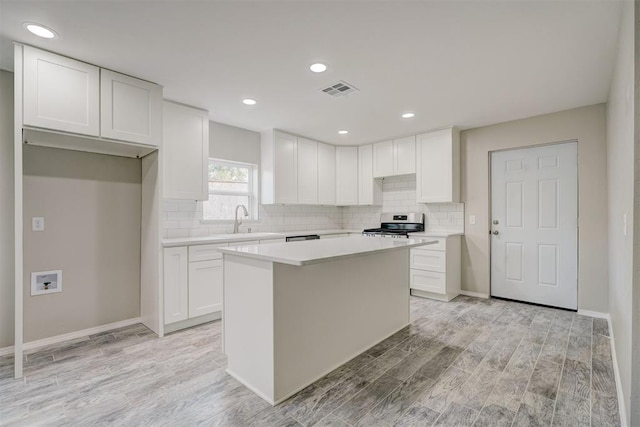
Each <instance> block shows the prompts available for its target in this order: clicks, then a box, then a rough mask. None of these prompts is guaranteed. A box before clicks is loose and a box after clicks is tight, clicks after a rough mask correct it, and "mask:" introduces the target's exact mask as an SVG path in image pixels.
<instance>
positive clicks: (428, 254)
mask: <svg viewBox="0 0 640 427" xmlns="http://www.w3.org/2000/svg"><path fill="white" fill-rule="evenodd" d="M410 268H414V269H417V270H426V271H437V272H440V273H445V272H446V271H447V253H446V252H442V251H431V250H427V249H411V261H410Z"/></svg>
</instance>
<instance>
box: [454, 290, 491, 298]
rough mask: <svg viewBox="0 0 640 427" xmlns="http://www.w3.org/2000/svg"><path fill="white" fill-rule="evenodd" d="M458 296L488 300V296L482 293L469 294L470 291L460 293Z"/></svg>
mask: <svg viewBox="0 0 640 427" xmlns="http://www.w3.org/2000/svg"><path fill="white" fill-rule="evenodd" d="M460 295H466V296H468V297H476V298H484V299H489V294H485V293H482V292H471V291H462V290H461V291H460Z"/></svg>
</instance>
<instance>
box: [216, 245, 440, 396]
mask: <svg viewBox="0 0 640 427" xmlns="http://www.w3.org/2000/svg"><path fill="white" fill-rule="evenodd" d="M431 243H435V241H434V242H431V241H429V240H413V239H384V238H374V237H345V238H337V239H330V240H312V241H302V242H290V243H276V244H270V245H250V246H238V247H229V248H220V249H219V250H220V251H221V252H222V253H223V254H224V315H223V328H224V329H223V334H224V350H225V353H226V355H227V372H228V373H229V374H230V375H231V376H233V377H234V378H236V379H237V380H238V381H240V382H241V383H243V384H244V385H246V386H247V387H248V388H250V389H251V390H253V391H254V392H255V393H256V394H258V395H259V396H260V397H262V398H263V399H264V400H266V401H267V402H269V403H271V404H277V403H279V402H282V401H283V400H285V399H286V398H288V397H289V396H291V395H293V394H295V393H296V392H298V391H299V390H301V389H303V388H304V387H306V386H307V385H309V384H311V383H313V382H314V381H316V380H318V379H319V378H321V377H322V376H324V375H325V374H327V373H329V372H331V371H332V370H333V369H335V368H337V367H339V366H340V365H342V364H344V363H345V362H347V361H348V360H350V359H352V358H353V357H355V356H357V355H358V354H360V353H362V352H364V351H365V350H367V349H368V348H369V347H371V346H373V345H375V344H377V343H378V342H380V341H382V340H383V339H385V338H387V337H388V336H390V335H392V334H394V333H396V332H397V331H399V330H400V329H402V328H404V327H405V326H407V325H408V324H409V276H408V272H409V249H410V248H412V247H416V246H422V245H428V244H431Z"/></svg>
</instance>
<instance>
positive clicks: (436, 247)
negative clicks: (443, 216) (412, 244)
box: [418, 237, 447, 251]
mask: <svg viewBox="0 0 640 427" xmlns="http://www.w3.org/2000/svg"><path fill="white" fill-rule="evenodd" d="M422 240H424V241H429V242H433V241H434V240H435V241H437V242H438V243H432V244H430V245H425V246H420V247H418V249H425V250H430V251H445V250H447V238H446V237H423V238H422Z"/></svg>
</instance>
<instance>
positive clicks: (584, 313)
mask: <svg viewBox="0 0 640 427" xmlns="http://www.w3.org/2000/svg"><path fill="white" fill-rule="evenodd" d="M578 314H580V315H582V316H589V317H596V318H598V319H607V320H609V313H602V312H600V311H591V310H582V309H580V308H579V309H578ZM609 327H611V325H609Z"/></svg>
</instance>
